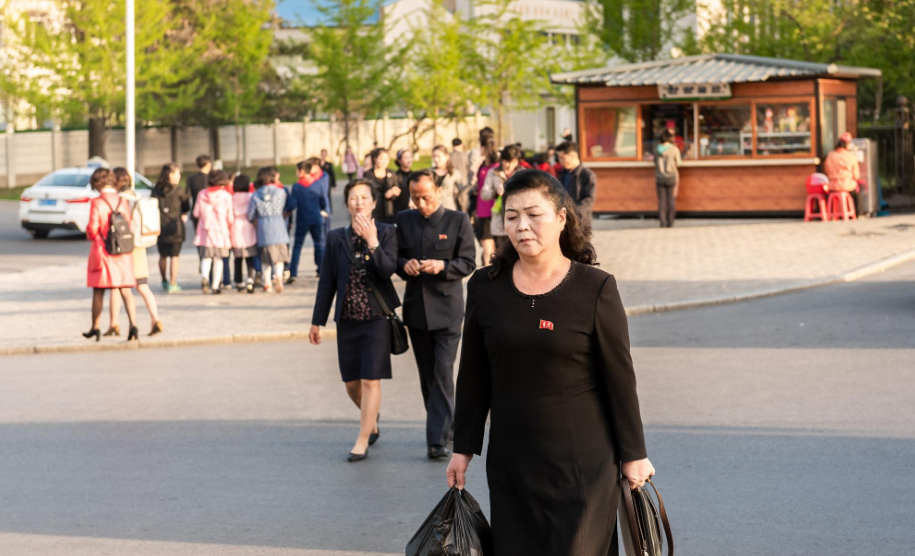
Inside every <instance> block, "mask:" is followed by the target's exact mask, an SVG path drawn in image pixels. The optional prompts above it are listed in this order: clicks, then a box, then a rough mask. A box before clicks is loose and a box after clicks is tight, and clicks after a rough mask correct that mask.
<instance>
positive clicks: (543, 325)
mask: <svg viewBox="0 0 915 556" xmlns="http://www.w3.org/2000/svg"><path fill="white" fill-rule="evenodd" d="M552 329H553V323H552V322H550V321H548V320H543V319H540V330H552Z"/></svg>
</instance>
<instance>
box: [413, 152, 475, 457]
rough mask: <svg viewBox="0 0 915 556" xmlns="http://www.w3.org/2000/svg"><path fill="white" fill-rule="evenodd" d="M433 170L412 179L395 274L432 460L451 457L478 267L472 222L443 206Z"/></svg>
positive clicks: (429, 454) (416, 174)
mask: <svg viewBox="0 0 915 556" xmlns="http://www.w3.org/2000/svg"><path fill="white" fill-rule="evenodd" d="M435 182H436V180H435V175H434V174H433V172H432V170H429V169H426V170H420V171H418V172H414V173H413V174H412V176H411V177H410V183H409V187H410V197H411V198H412V200H413V204H414V205H415V206H416V209H413V210H406V211H403V212H401V213H400V214H398V215H397V239H398V244H399V248H398V256H397V274H398V275H399V276H400V277H401V278H403V279H404V280H405V281H406V282H407V290H406V293H405V295H404V304H403V319H404V324H406V325H407V329H408V330H409V332H410V342H411V343H412V345H413V354H414V355H415V357H416V366H417V367H418V368H419V378H420V386H421V388H422V393H423V402H424V403H425V406H426V444H427V446H428V456H429V458H431V459H439V458H446V457H448V456H449V455H450V453H449V451H448V442H449V440H451V438H452V436H453V423H454V361H455V359H456V358H457V349H458V343H459V342H460V340H461V322H462V321H463V320H464V287H463V283H462V282H461V279H462V278H464V277H465V276H468V275H470V273H472V272H473V271H474V268H476V262H475V261H476V247H475V246H474V242H473V229H472V228H471V226H470V219H469V218H468V216H467V215H466V214H464V213H461V212H457V211H453V210H446V209H445V207H443V206H442V188H441V187H439V186H438V185H436V183H435Z"/></svg>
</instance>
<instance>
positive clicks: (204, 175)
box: [187, 154, 213, 231]
mask: <svg viewBox="0 0 915 556" xmlns="http://www.w3.org/2000/svg"><path fill="white" fill-rule="evenodd" d="M197 168H198V171H197V173H196V174H194V175H193V176H190V177H189V178H187V195H188V198H189V199H190V201H191V218H192V219H193V220H194V231H196V230H197V217H196V216H193V214H194V207H195V206H196V205H197V195H200V192H201V191H203V190H204V189H206V188H207V187H209V186H210V182H209V179H210V170H212V169H213V161H212V160H211V159H210V157H209V156H207V155H205V154H202V155H200V156H198V157H197Z"/></svg>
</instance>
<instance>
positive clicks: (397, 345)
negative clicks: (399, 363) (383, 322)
mask: <svg viewBox="0 0 915 556" xmlns="http://www.w3.org/2000/svg"><path fill="white" fill-rule="evenodd" d="M346 244H347V246H348V247H349V253H350V255H351V256H352V259H353V264H354V265H356V270H357V272H359V274H360V275H362V277H364V278H365V281H366V283H368V285H369V289H370V290H371V291H372V293H373V294H375V300H377V301H378V305H380V306H381V311H382V312H383V313H384V316H385V318H386V319H388V323H389V324H390V325H391V354H392V355H400V354H402V353H406V351H407V350H408V349H410V343H409V342H408V340H407V327H406V326H404V323H403V321H402V320H400V317H399V316H397V313H396V312H394V311H392V310H391V309H390V308H388V304H387V303H385V302H384V298H383V297H382V296H381V292H380V291H378V287H377V286H376V285H375V283H374V282H372V278H371V277H370V276H369V273H368V271H367V270H366V269H365V264H364V263H363V261H362V258H361V257H357V256H356V253H355V252H354V251H353V234H352V228H350V227H347V228H346Z"/></svg>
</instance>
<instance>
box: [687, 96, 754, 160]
mask: <svg viewBox="0 0 915 556" xmlns="http://www.w3.org/2000/svg"><path fill="white" fill-rule="evenodd" d="M751 118H752V116H751V109H750V105H749V104H745V105H744V104H726V105H700V106H699V154H700V156H702V157H714V156H750V154H751V153H752V152H753V123H752V121H751Z"/></svg>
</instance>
